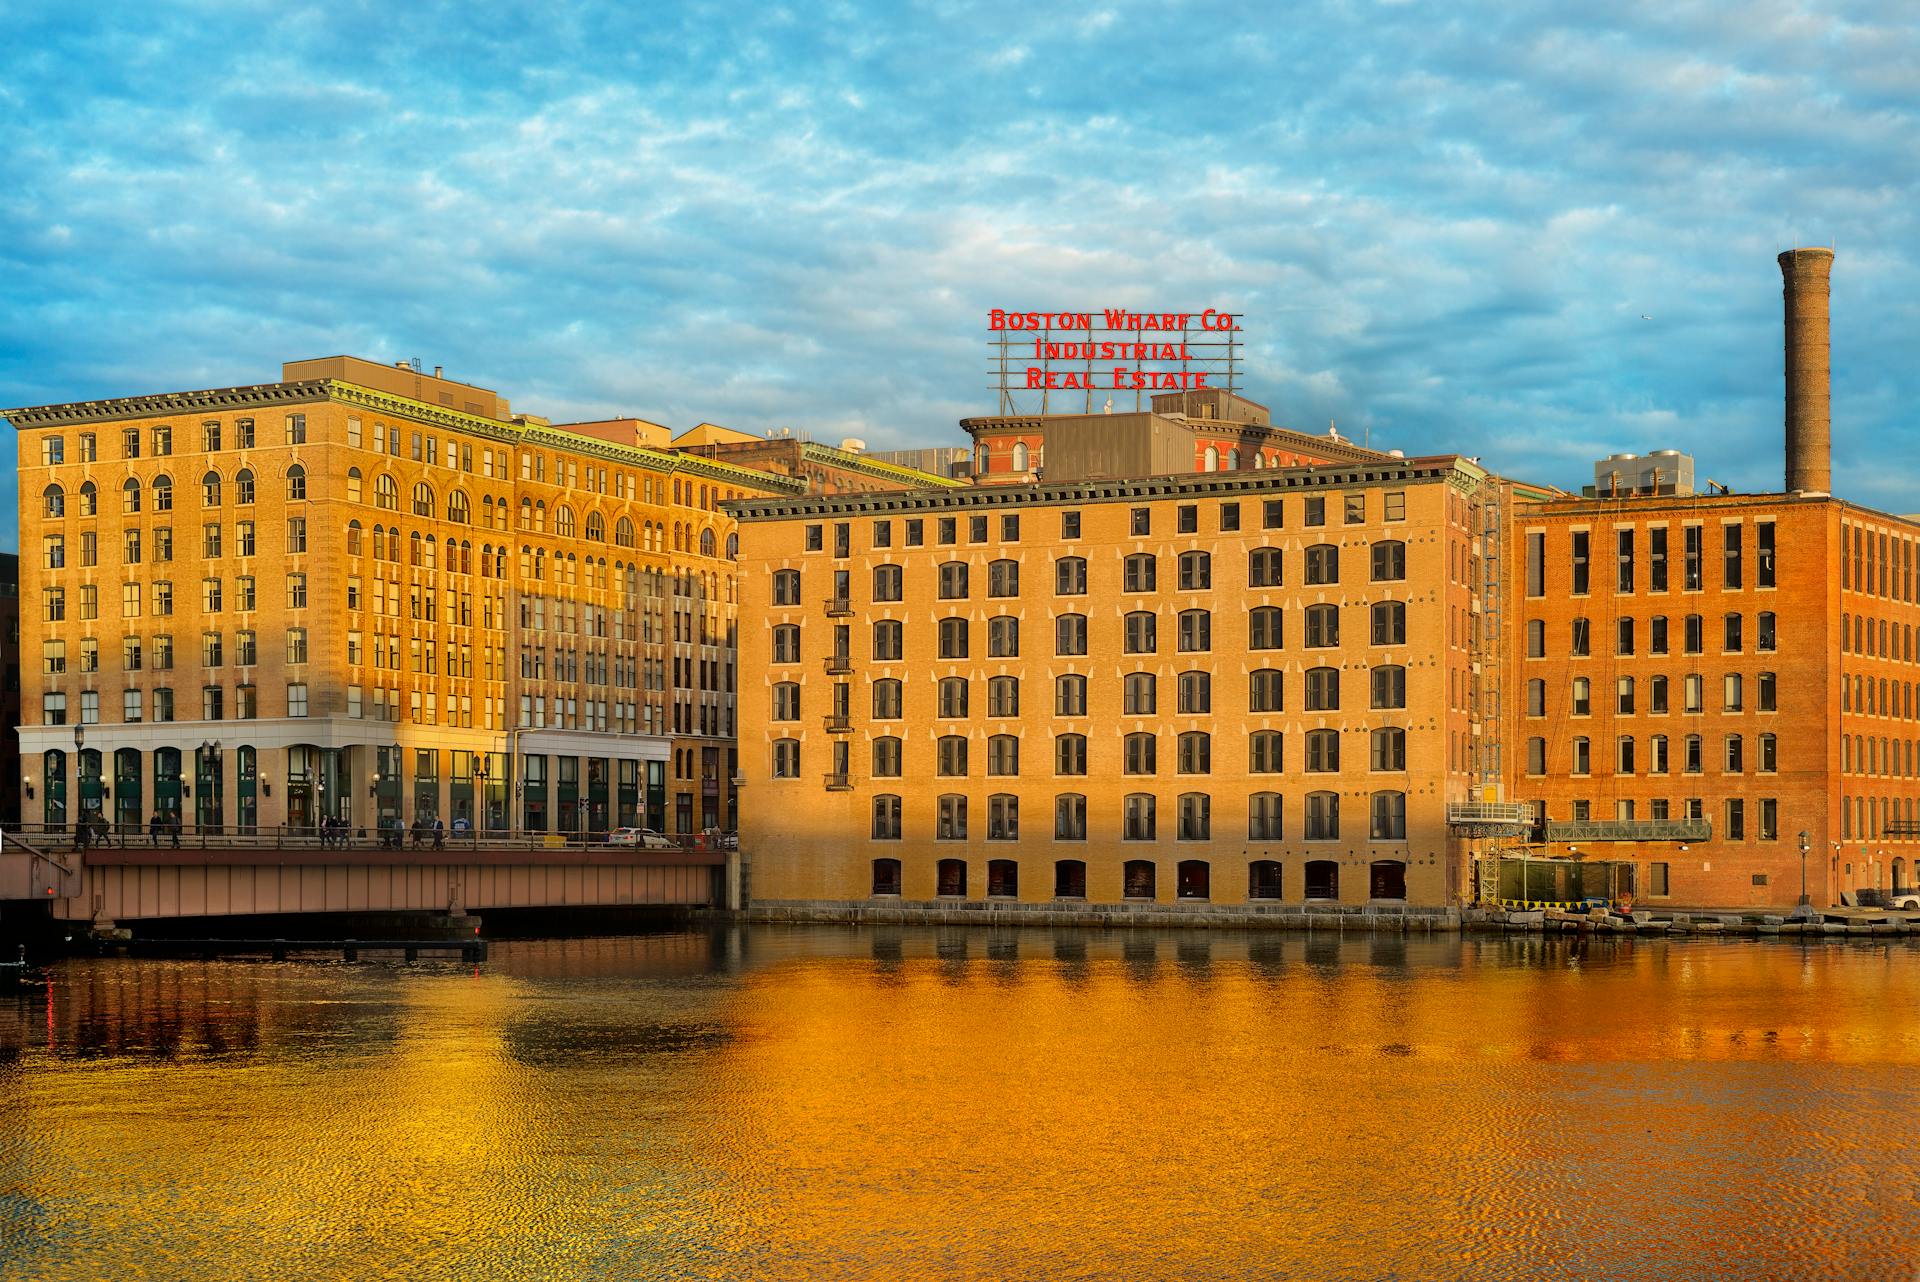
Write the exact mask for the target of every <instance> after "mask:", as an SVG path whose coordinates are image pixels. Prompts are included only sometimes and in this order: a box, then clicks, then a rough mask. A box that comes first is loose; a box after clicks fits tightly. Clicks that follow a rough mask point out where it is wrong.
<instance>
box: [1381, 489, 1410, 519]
mask: <svg viewBox="0 0 1920 1282" xmlns="http://www.w3.org/2000/svg"><path fill="white" fill-rule="evenodd" d="M1384 497H1385V499H1386V517H1385V519H1387V520H1389V521H1404V520H1406V519H1407V492H1406V491H1405V490H1388V491H1387V492H1386V494H1385V496H1384Z"/></svg>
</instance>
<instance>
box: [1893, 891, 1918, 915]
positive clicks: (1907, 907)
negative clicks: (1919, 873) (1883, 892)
mask: <svg viewBox="0 0 1920 1282" xmlns="http://www.w3.org/2000/svg"><path fill="white" fill-rule="evenodd" d="M1887 907H1889V908H1897V909H1899V910H1900V911H1901V912H1907V913H1913V912H1920V890H1896V891H1894V892H1893V893H1892V894H1891V895H1888V896H1887Z"/></svg>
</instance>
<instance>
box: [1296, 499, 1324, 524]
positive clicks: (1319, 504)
mask: <svg viewBox="0 0 1920 1282" xmlns="http://www.w3.org/2000/svg"><path fill="white" fill-rule="evenodd" d="M1300 523H1301V524H1302V525H1310V526H1319V525H1325V524H1326V523H1327V501H1326V499H1324V498H1312V499H1308V500H1307V501H1306V514H1305V515H1304V516H1303V517H1302V518H1301V522H1300Z"/></svg>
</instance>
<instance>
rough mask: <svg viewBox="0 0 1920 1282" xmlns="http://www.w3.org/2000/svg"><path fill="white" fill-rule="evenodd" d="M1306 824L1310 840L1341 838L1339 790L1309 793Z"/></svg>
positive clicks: (1307, 835)
mask: <svg viewBox="0 0 1920 1282" xmlns="http://www.w3.org/2000/svg"><path fill="white" fill-rule="evenodd" d="M1306 824H1307V832H1306V837H1307V840H1308V841H1338V840H1339V839H1340V794H1339V793H1337V792H1310V793H1308V794H1307V819H1306Z"/></svg>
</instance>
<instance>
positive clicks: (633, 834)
mask: <svg viewBox="0 0 1920 1282" xmlns="http://www.w3.org/2000/svg"><path fill="white" fill-rule="evenodd" d="M607 844H608V845H609V846H638V847H640V849H642V850H678V849H679V848H680V847H678V846H676V845H675V844H674V843H673V839H672V838H670V837H668V836H667V835H666V834H665V833H658V832H654V831H653V830H652V829H649V828H615V829H614V830H613V831H612V832H610V833H608V834H607Z"/></svg>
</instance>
